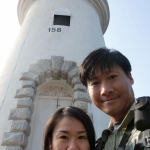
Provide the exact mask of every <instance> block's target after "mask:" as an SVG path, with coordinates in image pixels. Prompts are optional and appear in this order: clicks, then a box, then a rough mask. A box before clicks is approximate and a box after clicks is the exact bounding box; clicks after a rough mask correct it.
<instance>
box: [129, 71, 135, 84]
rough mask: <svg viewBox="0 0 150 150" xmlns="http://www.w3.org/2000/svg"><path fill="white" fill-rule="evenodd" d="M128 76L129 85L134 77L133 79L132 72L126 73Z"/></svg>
mask: <svg viewBox="0 0 150 150" xmlns="http://www.w3.org/2000/svg"><path fill="white" fill-rule="evenodd" d="M128 78H129V79H130V83H131V85H133V84H134V79H133V77H132V74H131V73H130V72H129V73H128Z"/></svg>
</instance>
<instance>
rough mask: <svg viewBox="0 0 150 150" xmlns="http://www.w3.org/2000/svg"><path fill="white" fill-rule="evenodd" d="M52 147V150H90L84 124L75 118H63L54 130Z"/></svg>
mask: <svg viewBox="0 0 150 150" xmlns="http://www.w3.org/2000/svg"><path fill="white" fill-rule="evenodd" d="M50 147H51V149H52V150H90V144H89V140H88V137H87V132H86V129H85V127H84V125H83V124H82V122H80V121H79V120H77V119H75V118H73V117H64V118H62V119H61V120H60V121H59V122H58V123H57V125H56V126H55V128H54V131H53V134H52V142H51V145H50Z"/></svg>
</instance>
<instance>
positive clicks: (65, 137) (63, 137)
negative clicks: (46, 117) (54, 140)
mask: <svg viewBox="0 0 150 150" xmlns="http://www.w3.org/2000/svg"><path fill="white" fill-rule="evenodd" d="M60 139H68V137H67V136H60Z"/></svg>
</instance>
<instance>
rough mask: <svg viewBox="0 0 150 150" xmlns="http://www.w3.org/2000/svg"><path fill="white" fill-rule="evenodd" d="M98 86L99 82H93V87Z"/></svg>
mask: <svg viewBox="0 0 150 150" xmlns="http://www.w3.org/2000/svg"><path fill="white" fill-rule="evenodd" d="M97 84H99V82H97V81H95V82H92V84H91V85H97Z"/></svg>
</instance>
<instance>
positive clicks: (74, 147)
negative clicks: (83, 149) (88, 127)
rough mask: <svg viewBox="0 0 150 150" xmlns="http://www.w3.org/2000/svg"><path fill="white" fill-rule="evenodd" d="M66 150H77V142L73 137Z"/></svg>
mask: <svg viewBox="0 0 150 150" xmlns="http://www.w3.org/2000/svg"><path fill="white" fill-rule="evenodd" d="M67 150H79V147H78V142H77V141H76V140H75V139H72V140H70V142H69V145H68V148H67Z"/></svg>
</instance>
